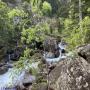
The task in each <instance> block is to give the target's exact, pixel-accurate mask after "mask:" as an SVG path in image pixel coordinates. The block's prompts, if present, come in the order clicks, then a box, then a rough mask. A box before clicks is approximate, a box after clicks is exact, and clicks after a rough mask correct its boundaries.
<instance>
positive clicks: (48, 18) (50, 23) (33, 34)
mask: <svg viewBox="0 0 90 90" xmlns="http://www.w3.org/2000/svg"><path fill="white" fill-rule="evenodd" d="M47 35H53V36H60V37H61V38H62V39H63V40H65V41H66V42H67V43H68V48H69V49H70V50H73V49H74V48H75V47H76V46H79V45H83V44H87V43H90V0H19V2H17V0H0V47H1V46H3V47H4V52H6V51H7V50H8V49H13V48H15V47H24V46H25V48H24V52H23V54H22V56H21V57H20V58H19V59H20V60H19V61H18V63H19V64H18V65H19V66H20V67H21V66H22V67H23V66H24V65H22V64H23V62H25V60H28V59H30V61H31V60H32V59H31V56H30V52H31V51H33V50H32V49H31V48H29V45H30V44H31V42H32V41H33V40H35V41H37V42H39V41H41V42H43V40H45V38H46V36H47ZM16 66H17V65H16Z"/></svg>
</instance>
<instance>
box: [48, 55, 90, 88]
mask: <svg viewBox="0 0 90 90" xmlns="http://www.w3.org/2000/svg"><path fill="white" fill-rule="evenodd" d="M49 85H50V88H52V90H90V64H89V63H87V61H86V60H84V59H83V58H81V57H78V56H77V57H76V58H75V57H74V58H67V59H65V60H62V61H60V62H59V63H58V64H57V66H56V67H55V68H54V69H53V70H52V71H51V73H50V74H49Z"/></svg>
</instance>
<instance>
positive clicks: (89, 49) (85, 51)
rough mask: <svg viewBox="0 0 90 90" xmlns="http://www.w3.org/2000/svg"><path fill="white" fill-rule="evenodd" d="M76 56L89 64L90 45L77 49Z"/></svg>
mask: <svg viewBox="0 0 90 90" xmlns="http://www.w3.org/2000/svg"><path fill="white" fill-rule="evenodd" d="M78 54H79V56H81V57H83V58H84V59H86V61H87V62H88V63H90V44H88V45H83V46H80V47H78Z"/></svg>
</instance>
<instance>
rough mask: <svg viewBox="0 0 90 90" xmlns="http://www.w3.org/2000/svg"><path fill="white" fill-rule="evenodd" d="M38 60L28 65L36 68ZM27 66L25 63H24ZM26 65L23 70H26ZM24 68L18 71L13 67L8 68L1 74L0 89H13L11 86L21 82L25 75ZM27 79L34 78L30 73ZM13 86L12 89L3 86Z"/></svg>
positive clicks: (31, 79)
mask: <svg viewBox="0 0 90 90" xmlns="http://www.w3.org/2000/svg"><path fill="white" fill-rule="evenodd" d="M38 64H39V62H35V63H32V64H31V65H29V66H30V67H33V68H38ZM26 66H27V65H26ZM27 69H28V67H25V70H27ZM25 70H22V71H21V72H19V71H18V70H17V69H15V68H10V69H9V70H8V72H6V73H5V74H3V75H0V90H15V89H14V88H13V87H15V86H16V85H17V84H18V83H20V82H22V80H23V78H24V75H25ZM28 77H29V81H31V82H32V81H33V80H35V76H33V75H31V76H28ZM8 87H10V88H13V89H5V88H8Z"/></svg>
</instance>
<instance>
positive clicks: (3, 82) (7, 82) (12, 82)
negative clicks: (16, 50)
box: [0, 44, 66, 90]
mask: <svg viewBox="0 0 90 90" xmlns="http://www.w3.org/2000/svg"><path fill="white" fill-rule="evenodd" d="M58 46H59V48H61V46H60V44H59V45H58ZM63 48H64V47H63ZM59 53H60V55H59V57H57V58H47V57H46V56H45V54H44V55H43V58H44V59H45V60H46V62H48V63H52V62H53V63H54V62H58V61H59V60H61V59H63V58H66V56H62V53H61V49H59ZM38 64H39V62H35V63H32V64H31V65H29V66H30V67H31V68H32V67H34V68H38ZM27 66H28V65H27V63H26V64H25V68H26V69H28V67H27ZM15 70H16V69H14V68H10V69H9V70H8V71H7V72H6V73H5V74H3V75H0V90H10V89H5V88H7V87H14V86H17V84H18V83H20V82H21V81H22V80H23V78H24V75H25V70H22V72H19V73H17V74H16V73H15V72H16V71H17V70H16V71H15ZM32 78H33V79H34V80H35V77H34V76H29V80H30V81H33V79H32Z"/></svg>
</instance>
